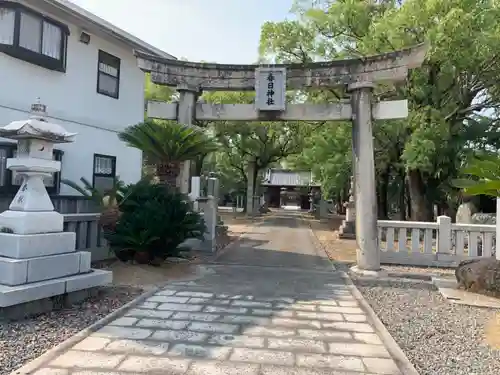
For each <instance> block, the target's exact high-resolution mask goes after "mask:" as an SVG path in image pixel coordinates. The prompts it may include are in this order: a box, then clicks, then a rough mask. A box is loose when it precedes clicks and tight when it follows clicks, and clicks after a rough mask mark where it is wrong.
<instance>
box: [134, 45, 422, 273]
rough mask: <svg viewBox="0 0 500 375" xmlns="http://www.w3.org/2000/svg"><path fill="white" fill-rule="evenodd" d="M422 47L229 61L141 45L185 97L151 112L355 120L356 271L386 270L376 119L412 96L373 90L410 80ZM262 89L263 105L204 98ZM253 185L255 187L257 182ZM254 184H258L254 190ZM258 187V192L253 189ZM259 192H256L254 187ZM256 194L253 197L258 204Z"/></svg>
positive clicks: (394, 112) (140, 58) (404, 112)
mask: <svg viewBox="0 0 500 375" xmlns="http://www.w3.org/2000/svg"><path fill="white" fill-rule="evenodd" d="M426 50H427V48H426V46H425V45H419V46H415V47H412V48H408V49H404V50H401V51H396V52H391V53H386V54H381V55H376V56H370V57H366V58H363V59H352V60H337V61H330V62H320V63H311V64H308V65H302V64H285V65H266V66H259V65H227V64H210V63H208V64H207V63H196V62H186V61H178V60H169V59H164V58H160V57H157V56H153V55H149V54H146V53H143V52H139V51H136V52H135V55H136V57H137V63H138V66H139V68H140V69H142V70H143V71H144V72H148V73H151V80H152V82H153V83H155V84H158V85H167V86H171V87H176V88H177V91H178V92H179V102H177V103H164V102H149V103H148V116H149V117H151V118H159V119H168V120H177V121H179V122H180V123H182V124H186V125H192V124H193V122H194V120H195V119H196V120H204V121H217V120H219V121H280V120H281V121H290V120H292V121H300V120H307V121H332V120H352V123H353V127H352V135H353V136H352V150H353V161H354V162H353V164H354V181H355V187H354V192H355V205H356V239H357V244H358V251H357V267H356V270H358V271H362V272H365V273H366V272H377V271H379V270H380V254H379V248H378V239H377V207H376V202H377V200H376V191H375V189H376V185H375V165H374V156H373V130H372V120H384V119H398V118H406V117H407V116H408V105H407V101H406V100H399V101H386V102H376V101H374V99H373V96H372V92H373V88H374V87H375V84H377V83H380V82H397V81H405V80H406V78H407V76H408V70H409V69H412V68H416V67H419V66H420V65H421V64H422V62H423V60H424V57H425V54H426ZM311 87H315V88H335V87H347V91H348V92H350V94H351V100H350V102H339V103H332V104H289V103H286V97H285V96H286V90H301V89H305V88H311ZM214 90H220V91H249V90H252V91H253V90H255V91H256V100H255V104H207V103H198V102H197V99H198V97H199V96H200V95H201V93H202V92H203V91H214ZM189 166H190V163H185V166H184V168H183V171H182V174H181V180H182V181H181V190H182V191H183V192H185V193H187V192H188V189H189V177H190V176H189ZM250 188H251V189H252V190H253V187H250ZM249 190H250V189H249ZM252 190H250V191H252ZM250 194H251V193H250ZM252 201H253V199H250V203H251V202H252Z"/></svg>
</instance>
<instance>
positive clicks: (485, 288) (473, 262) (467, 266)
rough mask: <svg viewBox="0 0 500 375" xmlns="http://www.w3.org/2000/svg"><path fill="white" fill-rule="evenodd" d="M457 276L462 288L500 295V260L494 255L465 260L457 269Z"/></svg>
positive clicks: (474, 291)
mask: <svg viewBox="0 0 500 375" xmlns="http://www.w3.org/2000/svg"><path fill="white" fill-rule="evenodd" d="M455 277H456V278H457V282H458V285H459V287H460V288H464V289H465V290H467V291H470V292H473V293H481V294H486V295H492V296H495V297H500V260H497V259H495V258H493V257H490V258H484V259H468V260H464V261H462V262H460V264H459V265H458V267H457V268H456V269H455Z"/></svg>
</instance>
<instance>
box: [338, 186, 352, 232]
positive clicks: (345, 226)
mask: <svg viewBox="0 0 500 375" xmlns="http://www.w3.org/2000/svg"><path fill="white" fill-rule="evenodd" d="M344 207H345V209H346V214H345V220H343V221H342V225H341V226H340V228H339V238H344V239H355V238H356V204H355V202H354V179H353V178H352V177H351V186H350V189H349V200H348V201H347V202H346V203H344Z"/></svg>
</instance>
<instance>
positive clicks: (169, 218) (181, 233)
mask: <svg viewBox="0 0 500 375" xmlns="http://www.w3.org/2000/svg"><path fill="white" fill-rule="evenodd" d="M120 211H121V212H122V215H121V217H120V219H119V221H118V223H117V225H116V230H115V231H114V232H113V233H107V234H106V235H105V237H106V239H107V240H108V241H109V244H110V247H111V249H112V250H113V251H114V252H115V254H116V255H117V257H118V258H119V259H120V260H124V261H126V260H129V258H131V257H133V256H134V254H135V253H137V252H140V253H142V254H144V253H147V254H148V258H149V260H150V261H152V260H158V259H160V260H161V259H165V258H167V257H169V256H173V255H176V254H177V252H178V251H177V248H178V246H179V245H180V244H181V243H183V242H184V241H185V240H186V239H188V238H201V237H202V236H203V234H204V232H205V229H206V227H205V224H204V222H203V218H202V217H201V215H200V214H199V213H197V212H193V211H192V209H191V203H190V202H189V200H188V198H187V197H186V196H185V195H183V194H181V193H179V192H177V191H176V190H174V189H172V190H167V189H166V188H165V186H163V185H158V184H151V183H149V182H147V181H143V182H139V183H137V184H135V185H130V186H128V187H127V199H126V200H125V201H124V202H122V204H121V205H120Z"/></svg>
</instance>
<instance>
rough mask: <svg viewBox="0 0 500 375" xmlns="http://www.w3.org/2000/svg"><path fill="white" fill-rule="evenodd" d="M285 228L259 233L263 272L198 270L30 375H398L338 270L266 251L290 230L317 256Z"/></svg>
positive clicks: (282, 224)
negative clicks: (198, 273)
mask: <svg viewBox="0 0 500 375" xmlns="http://www.w3.org/2000/svg"><path fill="white" fill-rule="evenodd" d="M291 220H292V222H290V223H287V222H286V220H284V219H281V221H279V222H276V226H274V227H273V226H272V224H273V221H272V219H270V220H268V222H267V224H268V227H267V229H266V228H264V229H262V228H260V229H259V238H261V237H262V233H261V232H263V231H264V232H265V230H269V232H268V240H269V242H273V245H272V246H270V248H272V249H271V250H269V249H267V250H266V249H262V248H261V249H260V251H259V252H257V253H256V254H258V256H263V254H266V252H271V253H270V254H271V255H270V256H269V258H268V260H269V262H268V264H267V265H266V266H246V265H234V264H233V265H227V264H225V265H223V264H219V265H214V264H212V265H208V266H205V267H206V269H205V272H203V276H202V277H201V278H199V279H197V280H192V281H178V282H173V283H170V284H169V286H168V287H166V288H164V289H162V290H161V291H158V292H157V293H155V294H154V295H152V296H150V297H149V298H148V299H147V300H146V301H144V302H143V303H141V304H139V305H137V306H135V307H133V308H131V309H129V310H127V311H126V312H125V314H124V315H123V316H121V317H118V318H117V319H115V320H114V321H112V322H111V323H109V324H108V325H106V326H104V327H102V328H101V329H99V330H98V331H96V332H93V333H92V334H91V335H90V336H88V337H86V338H85V339H83V340H82V341H81V342H79V343H78V344H76V345H74V346H73V347H71V348H69V349H68V350H66V351H65V352H62V353H60V355H59V356H58V357H55V358H53V359H51V360H50V361H49V362H48V363H46V364H45V365H44V366H45V367H44V368H42V369H39V370H38V371H37V372H35V375H70V374H72V375H74V374H79V375H84V374H85V375H106V374H115V375H118V374H129V375H130V374H166V375H169V374H175V375H181V374H182V375H233V374H234V375H327V374H328V375H402V373H401V371H400V370H399V369H398V367H397V365H396V362H395V360H394V359H393V358H391V355H390V354H389V351H388V349H387V348H386V346H385V345H384V343H383V342H382V340H381V338H380V337H379V336H378V334H377V333H376V331H375V329H374V326H373V324H372V323H371V322H370V319H369V318H368V316H367V313H366V312H365V310H364V309H363V308H361V306H359V304H358V301H357V300H356V299H355V298H354V296H353V295H352V294H351V292H350V289H349V288H348V287H347V286H346V285H345V283H344V281H343V279H342V278H341V276H340V275H339V274H338V273H337V272H333V271H331V270H330V271H328V272H325V269H324V268H323V267H322V266H321V267H318V265H321V264H322V260H320V261H315V260H311V261H307V262H305V263H304V267H303V268H302V269H297V268H296V267H295V266H296V265H297V258H296V255H291V256H292V258H293V261H292V263H291V265H292V267H288V266H287V264H288V263H287V261H286V259H287V258H286V255H285V256H284V255H283V254H275V253H274V252H278V251H279V248H281V247H284V246H285V243H286V242H287V241H286V238H287V236H289V235H290V231H293V233H294V237H293V238H294V239H297V238H299V237H300V241H301V242H300V246H302V247H304V248H302V249H301V250H300V254H299V255H300V257H301V258H303V259H305V258H307V257H308V256H310V257H314V256H316V250H315V249H312V248H311V246H312V241H310V237H308V236H310V234H309V229H306V228H302V227H300V225H298V224H297V222H296V219H293V218H292V219H291ZM293 220H295V221H293ZM264 222H265V221H264ZM249 236H250V237H251V234H249ZM250 239H251V238H250ZM307 241H309V242H307ZM259 246H260V247H262V245H259ZM288 250H290V249H288ZM287 252H289V251H287ZM308 252H309V253H308ZM254 255H255V253H254ZM238 256H241V254H239V255H238ZM250 256H251V255H250ZM234 259H235V258H232V260H234ZM259 262H260V263H266V259H260V260H259ZM259 262H253V263H259ZM273 262H278V263H273Z"/></svg>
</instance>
